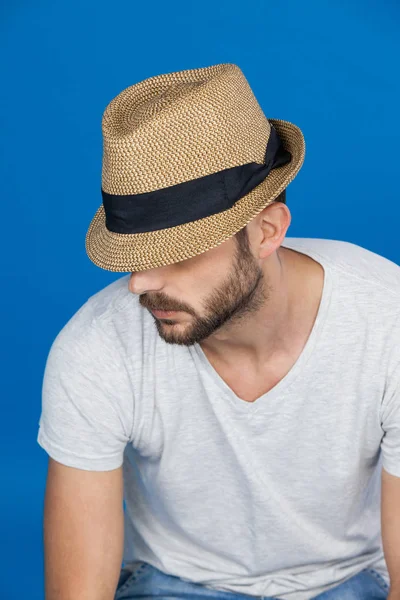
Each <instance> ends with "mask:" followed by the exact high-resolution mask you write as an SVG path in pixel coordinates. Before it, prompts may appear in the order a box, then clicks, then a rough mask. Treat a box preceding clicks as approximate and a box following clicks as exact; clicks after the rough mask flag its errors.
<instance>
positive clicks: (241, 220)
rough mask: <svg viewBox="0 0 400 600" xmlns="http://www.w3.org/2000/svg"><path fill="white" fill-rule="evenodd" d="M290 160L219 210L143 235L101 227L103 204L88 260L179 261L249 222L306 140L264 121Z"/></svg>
mask: <svg viewBox="0 0 400 600" xmlns="http://www.w3.org/2000/svg"><path fill="white" fill-rule="evenodd" d="M269 121H270V122H271V123H272V124H273V125H274V127H275V128H276V130H277V132H278V134H279V136H280V138H281V140H282V143H283V146H284V147H285V148H286V149H287V150H288V151H289V152H290V153H291V155H292V159H291V161H290V163H288V164H286V165H284V166H282V167H278V168H275V169H272V170H271V171H270V173H269V174H268V176H267V177H266V179H264V181H262V182H261V183H260V184H259V185H258V186H256V187H255V188H254V189H253V190H251V192H249V193H248V194H246V196H243V197H242V198H240V200H238V201H237V202H236V203H235V205H234V206H233V207H232V208H230V209H228V210H225V211H223V212H220V213H217V214H215V215H211V216H209V217H205V218H204V219H199V220H197V221H192V222H190V223H184V224H183V225H177V226H175V227H169V228H167V229H159V230H156V231H149V232H145V233H114V232H112V231H109V230H108V229H107V228H106V224H105V221H106V219H105V212H104V207H103V204H101V206H100V207H99V208H98V210H97V211H96V213H95V215H94V217H93V219H92V221H91V223H90V225H89V228H88V231H87V234H86V240H85V246H86V252H87V255H88V257H89V258H90V260H91V261H92V262H93V263H94V264H95V265H97V266H98V267H100V268H101V269H105V270H106V271H114V272H134V271H145V270H147V269H153V268H156V267H162V266H165V265H169V264H173V263H177V262H181V261H183V260H186V259H188V258H192V257H193V256H196V255H198V254H202V253H203V252H206V251H207V250H210V249H211V248H215V247H216V246H219V245H220V244H222V243H223V242H225V241H226V240H227V239H229V238H230V237H232V236H233V235H234V234H235V233H237V232H238V231H239V230H240V229H242V228H243V227H244V226H245V225H247V223H249V222H250V221H251V220H252V219H253V218H254V217H255V216H256V215H257V214H258V213H259V212H260V211H261V210H263V208H265V207H266V206H268V204H270V203H271V202H273V201H274V200H275V198H276V197H277V196H278V195H279V194H280V193H281V192H282V191H283V190H284V189H285V188H286V187H287V186H288V184H289V183H290V182H291V181H292V180H293V179H294V178H295V177H296V175H297V173H298V172H299V170H300V168H301V166H302V164H303V161H304V156H305V141H304V137H303V134H302V132H301V130H300V129H299V127H297V126H296V125H294V124H293V123H290V122H288V121H282V120H281V119H269Z"/></svg>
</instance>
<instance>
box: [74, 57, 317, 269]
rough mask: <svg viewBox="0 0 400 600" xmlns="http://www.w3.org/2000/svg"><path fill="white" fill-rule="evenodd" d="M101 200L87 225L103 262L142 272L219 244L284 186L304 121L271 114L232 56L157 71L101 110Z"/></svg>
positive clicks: (91, 246) (95, 256)
mask: <svg viewBox="0 0 400 600" xmlns="http://www.w3.org/2000/svg"><path fill="white" fill-rule="evenodd" d="M102 132H103V165H102V186H101V194H102V198H103V203H102V205H101V206H100V207H99V208H98V210H97V211H96V213H95V215H94V217H93V219H92V221H91V223H90V225H89V228H88V231H87V234H86V240H85V246H86V252H87V254H88V256H89V258H90V260H91V261H92V262H93V263H94V264H95V265H97V266H98V267H100V268H102V269H106V270H107V271H131V272H133V271H144V270H146V269H152V268H155V267H161V266H163V265H169V264H172V263H176V262H179V261H183V260H186V259H188V258H191V257H193V256H195V255H197V254H200V253H202V252H205V251H207V250H209V249H211V248H214V247H216V246H219V245H220V244H222V243H223V242H224V241H225V240H227V239H228V238H230V237H231V236H233V235H234V234H235V233H237V232H238V231H239V230H240V229H242V228H243V227H245V225H247V223H249V222H250V221H251V220H252V219H253V218H254V217H255V216H256V215H257V214H258V213H259V212H260V211H261V210H262V209H263V208H265V207H266V206H267V205H268V204H270V203H271V202H273V201H274V199H275V198H276V197H277V196H278V195H279V194H280V193H281V192H282V191H283V190H284V189H285V188H286V187H287V185H288V184H289V183H290V182H291V181H292V180H293V179H294V178H295V176H296V175H297V173H298V171H299V170H300V168H301V166H302V164H303V161H304V154H305V142H304V137H303V134H302V132H301V130H300V129H299V128H298V127H297V126H296V125H294V124H292V123H289V122H288V121H282V120H280V119H267V118H266V117H265V115H264V113H263V111H262V109H261V107H260V105H259V104H258V102H257V100H256V98H255V96H254V94H253V92H252V90H251V88H250V85H249V83H248V82H247V80H246V78H245V77H244V75H243V73H242V71H241V69H240V68H239V67H238V66H237V65H235V64H231V63H223V64H217V65H213V66H209V67H203V68H198V69H188V70H184V71H176V72H173V73H166V74H162V75H156V76H153V77H150V78H148V79H145V80H143V81H140V82H139V83H136V84H135V85H132V86H130V87H128V88H126V89H124V90H123V91H122V92H121V93H119V94H118V95H117V96H116V97H115V98H114V99H113V100H111V102H110V103H109V104H108V106H107V107H106V109H105V111H104V114H103V118H102Z"/></svg>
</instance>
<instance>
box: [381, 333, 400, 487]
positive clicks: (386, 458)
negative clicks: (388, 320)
mask: <svg viewBox="0 0 400 600" xmlns="http://www.w3.org/2000/svg"><path fill="white" fill-rule="evenodd" d="M396 332H397V329H396ZM381 426H382V430H383V432H384V433H383V437H382V442H381V452H382V466H383V468H384V469H385V471H387V472H388V473H390V474H391V475H396V476H397V477H400V337H398V336H397V335H396V341H395V345H394V348H393V350H392V353H391V357H390V362H389V369H388V379H387V385H386V389H385V393H384V397H383V400H382V407H381Z"/></svg>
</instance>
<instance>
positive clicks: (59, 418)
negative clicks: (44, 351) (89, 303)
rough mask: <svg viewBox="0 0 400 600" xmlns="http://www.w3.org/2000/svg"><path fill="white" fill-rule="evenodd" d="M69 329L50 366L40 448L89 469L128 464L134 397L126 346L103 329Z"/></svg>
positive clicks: (54, 346) (60, 339) (58, 343)
mask: <svg viewBox="0 0 400 600" xmlns="http://www.w3.org/2000/svg"><path fill="white" fill-rule="evenodd" d="M77 329H78V328H77V327H72V325H70V324H69V325H68V326H66V327H65V328H64V329H63V330H62V331H61V332H60V334H59V335H58V336H57V338H56V339H55V340H54V342H53V344H52V346H51V348H50V351H49V354H48V357H47V361H46V365H45V370H44V377H43V384H42V411H41V415H40V420H39V433H38V436H37V442H38V444H39V445H40V446H41V447H42V448H43V449H44V450H46V452H47V453H48V454H49V455H50V456H51V457H52V458H54V459H55V460H56V461H58V462H60V463H63V464H64V465H67V466H70V467H77V468H80V469H86V470H89V471H108V470H111V469H116V468H118V467H119V466H121V465H122V463H123V454H124V449H125V447H126V445H127V443H129V441H130V440H131V434H132V428H133V413H134V398H133V391H132V386H131V381H130V378H129V374H128V370H127V365H126V361H125V359H124V356H123V353H122V350H121V348H120V347H119V346H118V345H117V344H116V343H115V340H114V343H113V340H112V338H111V339H110V338H109V337H107V333H106V332H104V331H103V330H102V329H101V328H100V327H99V326H96V325H95V324H91V325H90V326H88V327H84V328H82V329H79V330H78V331H77Z"/></svg>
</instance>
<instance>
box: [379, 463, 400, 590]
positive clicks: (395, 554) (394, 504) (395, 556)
mask: <svg viewBox="0 0 400 600" xmlns="http://www.w3.org/2000/svg"><path fill="white" fill-rule="evenodd" d="M381 517H382V518H381V520H382V542H383V550H384V553H385V560H386V564H387V567H388V571H389V577H390V593H389V596H388V600H400V477H395V476H394V475H391V474H390V473H388V472H387V471H385V469H382V501H381Z"/></svg>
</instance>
